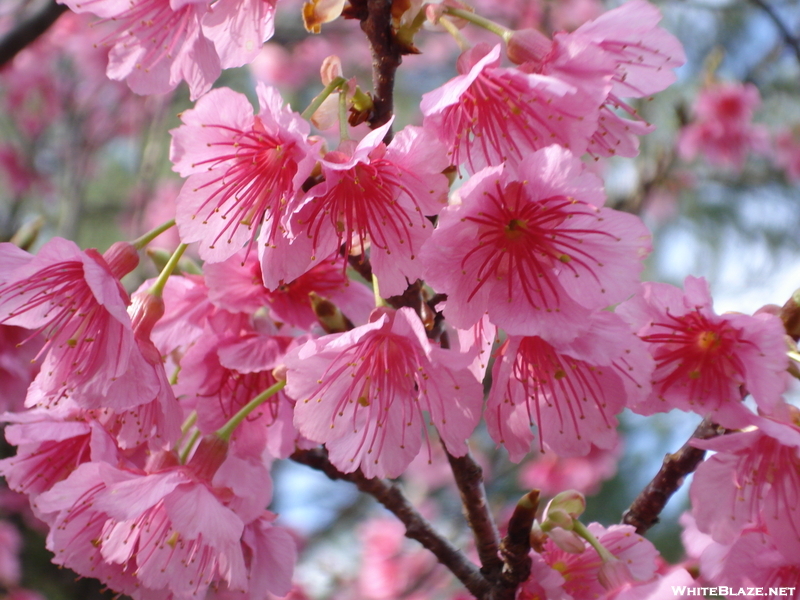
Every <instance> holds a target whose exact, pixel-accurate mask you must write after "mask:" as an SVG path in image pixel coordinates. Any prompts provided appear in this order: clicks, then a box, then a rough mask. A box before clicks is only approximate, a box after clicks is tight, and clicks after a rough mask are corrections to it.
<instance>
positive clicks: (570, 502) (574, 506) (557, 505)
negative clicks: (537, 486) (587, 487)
mask: <svg viewBox="0 0 800 600" xmlns="http://www.w3.org/2000/svg"><path fill="white" fill-rule="evenodd" d="M555 509H558V510H563V511H564V512H566V513H567V514H568V515H569V516H570V517H572V518H573V519H577V518H578V517H580V516H581V515H582V514H583V512H584V511H585V510H586V498H585V497H584V495H583V494H581V493H580V492H579V491H577V490H566V491H564V492H561V493H559V494H556V496H555V497H554V498H553V499H552V500H550V502H549V503H548V504H547V509H546V510H545V512H546V514H547V510H555Z"/></svg>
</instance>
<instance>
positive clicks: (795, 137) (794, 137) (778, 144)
mask: <svg viewBox="0 0 800 600" xmlns="http://www.w3.org/2000/svg"><path fill="white" fill-rule="evenodd" d="M774 157H775V164H777V165H778V166H779V167H780V168H782V169H783V170H784V171H786V177H787V178H788V179H789V180H790V181H793V182H798V181H800V128H798V127H797V126H795V127H794V128H793V129H792V130H791V131H782V132H780V133H778V134H777V135H776V136H775V150H774Z"/></svg>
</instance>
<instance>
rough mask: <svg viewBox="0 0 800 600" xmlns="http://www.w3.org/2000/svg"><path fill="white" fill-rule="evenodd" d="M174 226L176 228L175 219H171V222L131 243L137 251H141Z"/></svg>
mask: <svg viewBox="0 0 800 600" xmlns="http://www.w3.org/2000/svg"><path fill="white" fill-rule="evenodd" d="M174 226H175V219H170V220H169V221H167V222H166V223H164V224H162V225H159V226H158V227H156V228H155V229H151V230H150V231H148V232H147V233H145V234H144V235H143V236H142V237H140V238H137V239H135V240H134V241H133V242H131V243H132V244H133V245H134V246H135V247H136V249H137V250H141V249H142V248H144V247H145V246H147V244H149V243H150V242H152V241H153V240H154V239H156V238H157V237H158V236H160V235H161V234H162V233H164V232H165V231H166V230H167V229H171V228H172V227H174Z"/></svg>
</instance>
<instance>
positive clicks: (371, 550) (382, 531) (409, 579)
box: [358, 517, 437, 600]
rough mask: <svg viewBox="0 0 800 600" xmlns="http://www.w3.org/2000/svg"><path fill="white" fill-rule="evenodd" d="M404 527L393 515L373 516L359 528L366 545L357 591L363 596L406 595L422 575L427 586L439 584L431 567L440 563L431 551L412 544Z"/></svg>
mask: <svg viewBox="0 0 800 600" xmlns="http://www.w3.org/2000/svg"><path fill="white" fill-rule="evenodd" d="M405 533H406V530H405V527H404V526H403V524H402V523H400V521H398V520H397V519H394V518H386V517H382V518H373V519H370V520H369V521H367V522H366V523H364V524H363V525H362V526H361V527H360V528H359V537H360V538H361V541H362V545H363V549H362V559H361V567H360V569H359V574H358V591H359V592H360V597H361V598H364V600H394V599H396V598H404V597H407V596H408V595H409V593H410V590H413V589H414V588H415V587H416V586H417V585H418V582H419V580H420V579H421V578H425V580H426V582H427V583H426V586H425V587H426V589H431V587H433V586H434V585H435V584H436V581H435V577H436V575H433V574H432V573H431V571H433V570H435V569H436V567H437V564H436V560H435V558H434V557H433V555H432V554H430V553H429V552H425V551H424V550H422V549H419V548H409V547H408V544H407V538H406V537H405Z"/></svg>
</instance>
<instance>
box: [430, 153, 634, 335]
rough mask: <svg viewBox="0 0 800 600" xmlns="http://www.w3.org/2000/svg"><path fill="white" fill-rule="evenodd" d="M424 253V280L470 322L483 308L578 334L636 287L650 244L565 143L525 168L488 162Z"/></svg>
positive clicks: (523, 331)
mask: <svg viewBox="0 0 800 600" xmlns="http://www.w3.org/2000/svg"><path fill="white" fill-rule="evenodd" d="M459 200H460V203H455V204H454V205H452V206H450V207H448V208H447V209H445V210H444V211H443V212H442V214H441V215H440V218H439V225H438V227H437V229H436V231H435V232H434V234H433V236H432V237H431V240H430V242H428V243H427V244H426V245H425V247H424V248H423V251H422V260H423V262H424V263H425V268H426V270H425V279H426V281H428V283H430V285H432V286H433V287H434V288H435V289H436V290H437V291H439V292H443V293H446V294H447V295H448V298H447V305H446V306H445V308H444V314H445V316H446V317H447V319H448V321H449V322H450V323H451V324H452V325H454V326H456V327H459V328H462V329H466V328H468V327H470V326H472V325H473V324H474V323H476V322H477V321H478V320H479V319H480V318H481V317H482V316H483V315H484V313H488V315H489V320H490V321H491V322H492V323H493V324H495V325H497V326H498V327H501V328H503V329H505V330H506V331H507V332H509V333H510V334H513V335H529V336H530V335H537V336H541V337H544V338H546V339H548V340H550V341H555V340H559V339H560V340H565V341H569V340H570V339H572V338H574V337H575V336H576V335H577V334H578V332H579V330H580V329H581V328H585V325H586V323H585V321H586V317H587V316H588V314H589V312H590V311H592V310H594V309H597V308H603V307H605V306H608V305H610V304H612V303H614V302H619V301H620V300H623V299H624V298H626V297H627V296H628V295H630V294H631V293H633V292H634V291H635V290H636V289H637V287H638V285H639V279H638V274H639V272H640V271H641V269H642V259H643V258H644V256H645V255H646V254H647V253H648V252H649V251H650V242H649V234H648V232H647V230H646V229H645V227H644V225H643V224H642V223H641V221H639V219H637V218H636V217H633V216H632V215H629V214H623V213H620V212H617V211H614V210H611V209H607V208H602V205H603V202H604V201H605V196H604V193H603V190H602V186H601V182H600V180H599V179H598V178H597V177H596V176H595V175H593V174H591V173H589V172H588V171H586V169H585V168H584V167H583V165H582V163H581V162H580V161H579V160H577V159H576V158H575V157H574V156H573V155H572V154H570V152H569V151H567V150H564V149H563V148H560V147H558V146H550V147H549V148H546V149H543V150H539V151H537V152H535V153H533V154H532V155H530V156H528V157H526V158H525V159H523V161H522V162H521V163H520V165H519V168H518V169H517V170H513V169H511V168H510V167H508V166H499V167H492V168H487V169H485V170H483V171H481V172H480V173H478V174H476V175H474V176H473V177H472V178H470V180H469V181H468V182H467V183H466V184H464V186H463V187H461V189H460V190H459Z"/></svg>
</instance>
